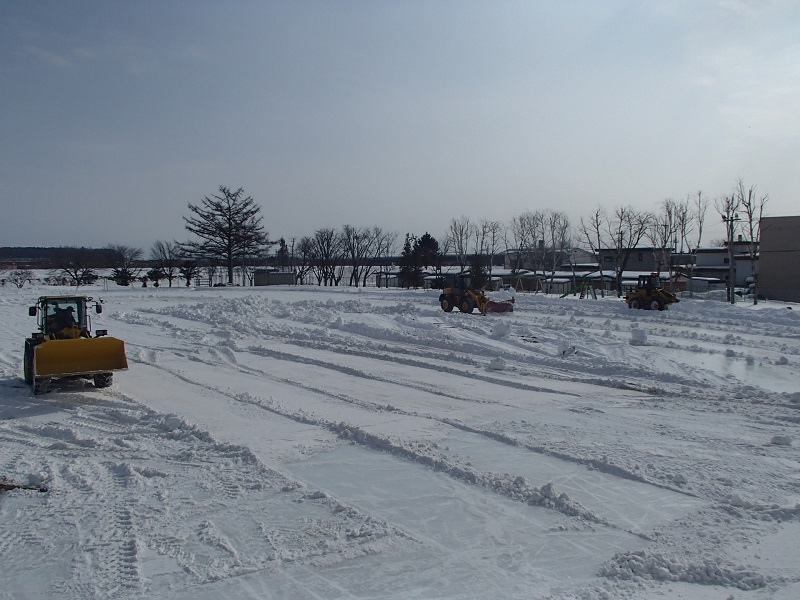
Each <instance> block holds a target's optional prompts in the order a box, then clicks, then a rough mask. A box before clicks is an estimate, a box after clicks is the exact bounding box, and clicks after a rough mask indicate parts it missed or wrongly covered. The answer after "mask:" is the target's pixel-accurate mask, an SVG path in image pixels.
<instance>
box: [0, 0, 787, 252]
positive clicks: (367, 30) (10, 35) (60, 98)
mask: <svg viewBox="0 0 800 600" xmlns="http://www.w3.org/2000/svg"><path fill="white" fill-rule="evenodd" d="M740 178H741V179H742V180H743V181H744V182H745V184H746V185H747V186H750V185H756V186H757V190H758V192H759V193H762V194H768V195H769V197H770V200H769V203H768V204H767V213H768V214H769V215H774V216H778V215H797V214H800V2H799V1H796V0H793V1H789V0H774V1H770V0H752V1H748V0H720V1H711V0H708V1H703V0H693V1H690V0H641V1H610V0H609V1H606V0H583V1H579V0H574V1H573V0H561V1H554V0H545V1H539V0H521V1H515V2H507V1H502V0H492V1H486V0H481V1H448V0H426V1H416V0H397V1H391V2H390V1H382V0H358V1H354V0H353V1H351V0H341V1H336V0H316V1H313V0H308V1H306V0H287V1H268V0H233V1H230V2H219V1H210V0H192V1H169V0H153V1H151V0H137V1H135V2H133V1H131V0H125V1H114V0H104V1H101V0H97V1H85V0H76V1H67V0H37V1H30V0H0V246H71V245H86V246H94V247H100V246H104V245H106V244H109V243H121V244H126V245H132V246H138V247H141V248H143V249H144V250H145V253H146V254H147V253H149V249H150V247H151V246H152V244H153V242H155V241H156V240H178V241H183V240H186V239H188V232H186V230H185V229H184V222H183V219H182V217H183V216H185V215H188V209H187V204H188V203H193V204H198V203H199V202H200V201H201V200H202V198H203V197H204V196H206V195H210V194H214V193H216V192H217V190H218V188H219V186H220V185H225V186H227V187H231V188H234V189H235V188H238V187H243V188H244V189H245V192H246V194H247V195H250V196H252V197H253V198H254V199H255V200H256V201H257V202H258V203H259V205H260V206H261V207H262V212H263V215H264V224H265V227H266V229H267V230H268V231H269V234H270V237H271V238H273V239H276V238H278V237H281V236H283V237H285V238H286V239H287V240H290V239H291V238H293V237H295V238H299V237H301V236H303V235H311V234H313V232H314V230H315V229H319V228H321V227H333V228H337V229H338V228H340V227H341V226H342V225H354V226H359V227H360V226H372V225H378V226H380V227H383V228H384V229H386V230H391V231H397V232H398V233H399V234H400V236H401V237H402V236H403V234H405V233H406V232H410V233H414V234H417V235H422V234H423V233H425V232H426V231H428V232H430V233H431V234H432V235H434V236H436V237H438V236H440V235H443V233H444V231H445V230H446V228H447V226H448V224H449V222H450V220H451V219H453V218H454V217H455V218H457V217H460V216H462V215H466V216H468V217H469V218H470V219H474V220H476V221H478V220H481V219H493V220H499V221H503V222H508V221H510V220H511V218H512V217H514V216H515V215H519V214H521V213H523V212H525V211H528V210H537V209H555V210H562V211H564V212H566V213H567V214H568V215H569V217H570V218H571V220H572V221H573V223H577V222H578V221H579V219H580V218H581V217H586V216H588V215H589V214H590V213H591V212H592V211H593V210H594V208H595V207H597V206H598V205H603V206H605V207H607V208H608V209H609V210H610V209H613V208H614V207H616V206H621V205H629V204H630V205H632V206H634V207H636V208H638V209H640V210H656V209H657V207H658V205H659V203H660V202H661V201H662V200H664V199H665V198H673V199H676V200H680V199H683V198H685V197H686V196H687V195H688V194H694V193H696V192H697V191H698V190H702V191H703V193H704V194H706V195H708V196H709V197H710V198H712V199H713V198H717V197H720V196H722V195H724V194H728V193H730V192H731V191H732V189H733V187H734V185H735V184H736V181H737V180H738V179H740ZM718 221H719V216H718V214H717V213H716V212H715V211H714V210H713V208H712V209H711V210H710V211H709V214H708V216H707V228H709V227H710V228H711V229H710V230H708V231H709V233H708V234H707V236H708V237H707V239H709V238H710V237H715V234H716V237H717V238H721V237H722V236H723V233H722V231H723V230H722V227H718ZM715 228H716V229H718V232H717V231H715Z"/></svg>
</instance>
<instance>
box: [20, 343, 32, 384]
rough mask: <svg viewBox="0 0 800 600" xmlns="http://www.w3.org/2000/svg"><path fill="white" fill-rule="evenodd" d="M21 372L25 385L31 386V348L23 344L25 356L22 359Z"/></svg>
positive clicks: (28, 344)
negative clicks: (22, 372) (23, 375)
mask: <svg viewBox="0 0 800 600" xmlns="http://www.w3.org/2000/svg"><path fill="white" fill-rule="evenodd" d="M22 370H23V371H24V373H25V383H27V384H28V385H33V346H31V343H30V342H28V341H26V342H25V355H24V357H23V359H22Z"/></svg>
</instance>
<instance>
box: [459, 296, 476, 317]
mask: <svg viewBox="0 0 800 600" xmlns="http://www.w3.org/2000/svg"><path fill="white" fill-rule="evenodd" d="M474 308H475V303H474V302H473V301H472V300H470V299H469V298H464V299H463V300H462V301H461V304H459V305H458V310H460V311H461V312H463V313H471V312H472V311H473V310H474Z"/></svg>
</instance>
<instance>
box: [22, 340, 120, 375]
mask: <svg viewBox="0 0 800 600" xmlns="http://www.w3.org/2000/svg"><path fill="white" fill-rule="evenodd" d="M33 363H34V373H35V374H36V377H67V376H70V375H91V374H93V373H107V372H109V371H118V370H120V369H127V368H128V359H127V358H126V357H125V343H124V342H123V341H122V340H118V339H117V338H112V337H97V338H78V339H74V340H49V341H46V342H43V343H41V344H39V345H38V346H36V347H35V348H34V358H33Z"/></svg>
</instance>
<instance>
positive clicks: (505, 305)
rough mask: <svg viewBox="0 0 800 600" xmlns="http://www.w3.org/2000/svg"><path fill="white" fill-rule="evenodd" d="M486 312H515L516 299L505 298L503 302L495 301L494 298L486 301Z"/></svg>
mask: <svg viewBox="0 0 800 600" xmlns="http://www.w3.org/2000/svg"><path fill="white" fill-rule="evenodd" d="M486 312H487V313H490V312H514V299H513V298H512V299H511V300H505V301H503V302H495V301H494V300H489V302H487V303H486Z"/></svg>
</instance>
